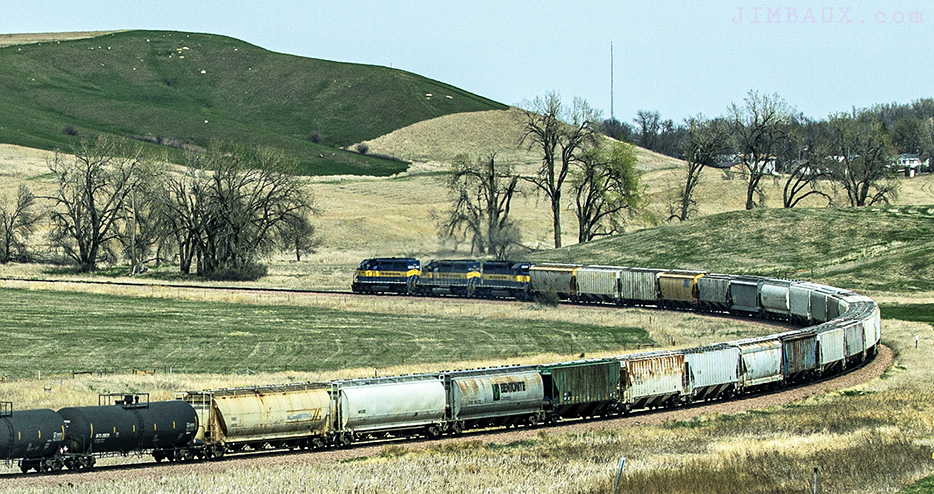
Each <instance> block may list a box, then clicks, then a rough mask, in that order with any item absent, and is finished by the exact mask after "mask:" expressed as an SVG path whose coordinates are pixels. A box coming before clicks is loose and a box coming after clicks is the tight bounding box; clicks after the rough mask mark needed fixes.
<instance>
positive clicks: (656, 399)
mask: <svg viewBox="0 0 934 494" xmlns="http://www.w3.org/2000/svg"><path fill="white" fill-rule="evenodd" d="M684 382H685V381H684V355H683V354H680V353H674V352H651V353H640V354H636V355H627V356H625V357H620V377H619V388H620V396H621V397H622V399H621V401H622V403H623V410H624V411H629V410H636V409H639V408H650V407H652V408H656V407H660V406H675V405H677V404H679V403H680V402H681V399H682V396H681V395H682V394H683V393H684Z"/></svg>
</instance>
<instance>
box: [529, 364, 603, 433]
mask: <svg viewBox="0 0 934 494" xmlns="http://www.w3.org/2000/svg"><path fill="white" fill-rule="evenodd" d="M619 370H620V366H619V360H616V359H595V360H581V361H577V362H563V363H558V364H548V365H543V366H541V367H540V368H539V371H540V372H541V374H542V380H543V383H544V386H545V401H546V403H549V404H550V408H551V412H552V414H553V415H554V416H555V418H561V417H592V416H595V415H605V414H607V413H611V412H615V411H617V405H618V403H619Z"/></svg>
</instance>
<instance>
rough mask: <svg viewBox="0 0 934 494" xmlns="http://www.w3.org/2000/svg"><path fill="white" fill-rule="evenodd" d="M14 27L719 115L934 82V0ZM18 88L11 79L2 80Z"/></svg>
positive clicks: (96, 9)
mask: <svg viewBox="0 0 934 494" xmlns="http://www.w3.org/2000/svg"><path fill="white" fill-rule="evenodd" d="M0 12H2V13H0V33H31V32H59V31H87V30H112V29H165V30H178V31H195V32H206V33H214V34H223V35H227V36H232V37H235V38H239V39H242V40H244V41H247V42H250V43H253V44H256V45H259V46H261V47H263V48H267V49H270V50H274V51H278V52H284V53H291V54H295V55H301V56H307V57H316V58H324V59H329V60H339V61H346V62H359V63H368V64H376V65H385V66H391V67H395V68H400V69H405V70H409V71H412V72H415V73H418V74H421V75H424V76H427V77H431V78H434V79H438V80H441V81H444V82H447V83H450V84H453V85H455V86H458V87H461V88H463V89H466V90H468V91H472V92H475V93H478V94H481V95H483V96H486V97H489V98H492V99H494V100H497V101H500V102H503V103H507V104H517V103H519V102H520V101H521V100H523V99H525V98H533V97H535V96H537V95H543V94H544V93H545V92H547V91H550V90H555V91H557V92H558V93H559V94H561V96H562V97H563V98H564V99H566V100H568V101H570V99H571V98H572V97H574V96H580V97H583V98H585V99H587V100H588V101H589V102H590V103H591V105H592V106H594V107H596V108H598V109H601V110H602V111H603V114H604V116H607V117H608V116H609V115H610V43H611V42H612V43H613V47H614V48H613V51H614V54H615V70H614V88H615V90H614V91H613V94H614V100H615V104H614V105H613V106H614V113H615V116H616V117H617V118H618V119H620V120H629V121H631V120H632V118H633V116H634V115H635V112H636V111H637V110H639V109H648V110H658V111H659V112H661V114H662V116H663V117H664V118H672V119H675V120H681V119H682V118H684V117H686V116H689V115H694V114H697V113H704V114H706V115H708V116H715V115H719V114H722V113H724V112H725V111H726V109H727V106H728V105H729V104H730V103H731V102H741V101H742V99H743V97H744V96H745V95H746V93H747V92H748V91H749V90H750V89H754V90H758V91H760V92H765V93H776V92H777V93H778V94H780V95H781V96H782V97H784V98H785V99H786V100H787V101H788V102H789V103H791V104H792V105H794V106H795V107H797V109H798V110H799V111H802V112H804V113H805V114H807V115H810V116H814V117H824V116H827V114H829V113H831V112H836V111H845V110H848V109H850V108H851V107H853V106H856V107H865V106H869V105H872V104H874V103H888V102H893V101H897V102H901V103H907V102H910V101H912V100H915V99H918V98H923V97H931V96H934V90H932V82H934V64H932V63H931V62H930V60H931V57H932V56H934V54H932V51H934V3H932V2H930V0H916V1H908V2H902V1H897V0H896V1H889V0H874V1H867V0H821V1H817V0H797V1H795V0H792V1H785V0H781V1H776V0H769V2H768V3H764V2H756V1H755V0H750V1H746V2H743V1H723V0H720V1H707V0H691V1H686V0H678V1H664V0H661V1H657V2H656V1H648V0H646V1H638V2H634V1H628V0H616V1H591V2H573V1H569V0H565V1H560V2H559V1H551V0H538V1H535V2H514V1H508V0H494V1H485V0H484V1H460V2H451V1H444V0H441V1H435V2H417V1H407V0H402V1H391V0H385V1H354V0H336V1H304V2H303V1H279V2H263V1H259V0H252V1H240V0H227V1H222V2H215V1H184V2H183V1H175V0H164V1H158V2H157V1H146V0H142V1H134V0H121V1H109V0H83V1H80V2H67V1H64V2H63V1H61V0H54V1H52V0H3V1H2V3H0ZM0 90H2V88H0Z"/></svg>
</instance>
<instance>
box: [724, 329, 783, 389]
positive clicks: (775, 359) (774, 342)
mask: <svg viewBox="0 0 934 494" xmlns="http://www.w3.org/2000/svg"><path fill="white" fill-rule="evenodd" d="M728 344H729V345H733V346H736V347H737V348H739V350H740V355H741V367H740V381H741V383H742V386H743V387H744V388H748V387H750V386H760V385H763V384H768V383H772V382H776V381H780V380H782V378H783V377H784V376H783V374H782V342H781V341H780V340H779V339H778V338H777V337H774V336H767V337H763V338H750V339H747V340H740V341H733V342H730V343H728Z"/></svg>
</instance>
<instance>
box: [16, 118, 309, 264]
mask: <svg viewBox="0 0 934 494" xmlns="http://www.w3.org/2000/svg"><path fill="white" fill-rule="evenodd" d="M186 165H187V167H186V170H185V171H183V172H176V171H172V170H170V169H168V167H166V166H165V165H162V164H160V163H158V162H157V161H155V160H153V159H151V158H150V157H149V156H147V155H146V154H145V153H144V152H143V150H142V148H141V147H139V146H137V145H134V144H132V143H131V142H130V141H128V140H124V139H118V138H113V137H107V136H101V137H98V138H96V139H93V140H83V141H81V143H80V144H79V145H78V147H77V148H76V149H75V150H74V153H73V154H68V155H66V154H61V153H58V154H56V156H55V158H54V160H53V161H52V163H51V164H50V168H51V171H52V173H53V175H54V176H55V177H56V179H57V188H56V189H55V193H54V194H53V195H51V196H48V197H38V198H37V197H36V196H34V195H33V194H32V192H30V191H29V190H28V189H27V188H26V187H21V188H20V192H19V194H18V198H17V200H16V201H15V204H16V206H15V207H14V208H9V209H7V208H5V207H0V220H2V221H3V226H2V230H0V233H2V237H3V239H4V240H5V246H6V249H4V252H5V254H4V256H3V258H2V259H0V260H2V261H3V262H7V261H9V260H10V259H11V258H12V257H13V256H14V255H15V254H17V253H19V254H20V255H23V254H25V240H26V238H27V237H28V236H29V235H30V234H32V233H33V232H34V231H35V227H36V224H37V222H38V221H39V219H40V218H41V217H43V216H45V217H47V218H48V220H49V221H50V224H51V229H50V234H49V239H50V242H51V244H52V245H53V247H55V248H57V249H60V252H61V253H62V254H63V255H64V256H65V257H66V258H67V259H69V260H70V261H71V262H72V263H73V264H74V265H75V266H76V269H77V270H78V271H81V272H88V271H94V270H95V269H97V268H98V265H99V264H100V263H101V262H102V261H116V260H117V259H125V260H128V261H129V263H130V265H131V266H132V271H133V272H138V271H140V270H141V269H142V266H144V264H145V262H146V261H148V260H155V261H157V262H162V261H166V260H170V259H173V260H177V262H178V265H179V270H180V272H181V273H184V274H189V273H191V271H192V267H194V268H195V270H196V273H197V274H199V275H202V276H207V277H215V278H227V279H246V278H252V277H256V276H258V275H260V274H262V273H263V271H264V268H263V266H262V265H261V263H260V260H261V256H263V255H265V254H267V253H269V252H270V251H272V250H273V249H280V248H282V249H288V250H291V251H294V252H295V253H296V256H297V257H299V258H300V256H301V253H302V252H303V251H308V250H310V249H312V248H314V246H315V243H316V239H315V237H314V227H313V225H312V224H311V223H310V221H309V216H310V214H312V213H313V212H314V209H313V201H312V198H311V197H310V196H309V195H308V192H307V188H306V187H304V186H303V184H302V183H301V182H300V180H299V179H298V178H297V176H296V175H295V174H294V171H295V170H294V165H293V164H292V163H290V162H289V161H288V160H286V159H285V158H284V157H283V155H282V154H280V153H278V152H275V151H272V150H267V149H260V150H257V149H242V148H234V147H225V146H223V145H221V144H217V143H215V144H212V145H211V146H210V147H209V148H208V149H207V150H206V151H201V152H190V153H189V154H188V155H187V163H186ZM37 199H45V200H47V201H48V202H49V204H50V205H49V207H48V210H47V211H45V212H42V213H39V212H37V211H36V209H37V207H36V201H37Z"/></svg>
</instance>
